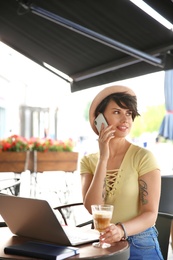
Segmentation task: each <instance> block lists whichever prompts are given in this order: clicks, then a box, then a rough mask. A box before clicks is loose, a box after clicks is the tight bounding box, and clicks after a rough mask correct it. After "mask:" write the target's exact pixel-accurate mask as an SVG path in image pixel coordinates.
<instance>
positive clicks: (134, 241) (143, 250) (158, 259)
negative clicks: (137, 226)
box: [128, 227, 164, 260]
mask: <svg viewBox="0 0 173 260" xmlns="http://www.w3.org/2000/svg"><path fill="white" fill-rule="evenodd" d="M128 242H129V244H130V258H129V260H164V259H163V256H162V253H161V250H160V246H159V242H158V231H157V229H156V228H155V227H151V228H148V229H147V230H145V231H144V232H141V233H139V234H137V235H134V236H129V237H128Z"/></svg>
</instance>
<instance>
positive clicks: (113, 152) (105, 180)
mask: <svg viewBox="0 0 173 260" xmlns="http://www.w3.org/2000/svg"><path fill="white" fill-rule="evenodd" d="M100 113H102V114H103V116H104V117H105V119H106V121H107V123H108V126H106V127H105V124H104V123H102V125H101V130H100V133H98V131H97V129H96V127H95V124H94V122H95V119H96V117H97V116H98V115H99V114H100ZM136 116H139V113H138V110H137V99H136V95H135V93H134V92H133V91H132V90H131V89H129V88H127V87H125V86H111V87H108V88H105V89H103V90H102V91H101V92H99V93H98V94H97V96H96V97H95V98H94V100H93V102H92V104H91V107H90V111H89V118H90V124H91V127H92V129H93V130H94V132H95V133H96V134H97V135H98V136H99V137H98V145H99V152H98V153H95V154H89V155H86V156H84V157H83V158H82V160H81V164H80V168H81V183H82V196H83V203H84V206H85V207H86V209H87V210H88V211H89V212H90V213H91V205H92V204H112V205H114V212H113V217H112V224H111V225H110V226H109V227H108V228H106V230H105V233H104V235H103V236H102V237H101V239H104V240H105V241H104V242H107V243H113V242H116V241H120V240H122V239H128V241H129V244H130V259H131V260H134V259H137V260H140V259H146V260H150V259H152V260H153V259H154V260H157V259H159V260H161V259H162V260H163V257H162V254H161V251H160V247H159V243H158V239H157V236H158V233H157V230H156V228H155V221H156V219H157V214H158V206H159V199H160V187H161V176H160V170H159V166H158V164H157V162H156V160H155V158H154V156H153V154H152V153H151V152H150V151H149V150H147V149H145V148H142V147H139V146H136V145H134V144H132V143H130V142H129V141H128V140H127V138H126V137H127V135H128V134H129V133H130V130H131V128H132V124H133V121H134V119H135V117H136Z"/></svg>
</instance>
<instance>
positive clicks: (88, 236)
mask: <svg viewBox="0 0 173 260" xmlns="http://www.w3.org/2000/svg"><path fill="white" fill-rule="evenodd" d="M63 229H64V231H65V233H66V234H67V236H68V238H69V240H70V241H71V243H77V242H82V241H94V240H98V237H99V235H98V232H97V231H96V230H92V229H89V230H88V229H87V230H86V229H83V228H77V227H75V228H72V227H69V226H64V227H63Z"/></svg>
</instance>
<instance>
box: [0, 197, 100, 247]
mask: <svg viewBox="0 0 173 260" xmlns="http://www.w3.org/2000/svg"><path fill="white" fill-rule="evenodd" d="M0 214H1V216H2V218H3V219H4V221H5V222H6V224H7V226H8V227H9V229H10V230H11V232H12V233H13V234H15V235H17V236H23V237H28V238H31V239H36V240H41V241H46V242H51V243H56V244H58V245H66V246H77V245H82V244H86V243H89V242H92V241H97V240H98V237H99V236H98V232H97V231H96V230H93V229H89V230H88V229H87V230H86V229H83V228H78V227H70V226H62V225H61V223H60V221H59V220H58V218H57V216H56V215H55V213H54V210H53V209H52V208H51V206H50V205H49V203H48V202H47V201H46V200H41V199H34V198H24V197H16V196H11V195H1V194H0Z"/></svg>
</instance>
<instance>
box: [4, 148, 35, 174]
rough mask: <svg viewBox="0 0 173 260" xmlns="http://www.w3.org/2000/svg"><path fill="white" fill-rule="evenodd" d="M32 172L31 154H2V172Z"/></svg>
mask: <svg viewBox="0 0 173 260" xmlns="http://www.w3.org/2000/svg"><path fill="white" fill-rule="evenodd" d="M26 170H31V162H30V152H29V151H28V152H0V172H14V173H21V172H23V171H26Z"/></svg>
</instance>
